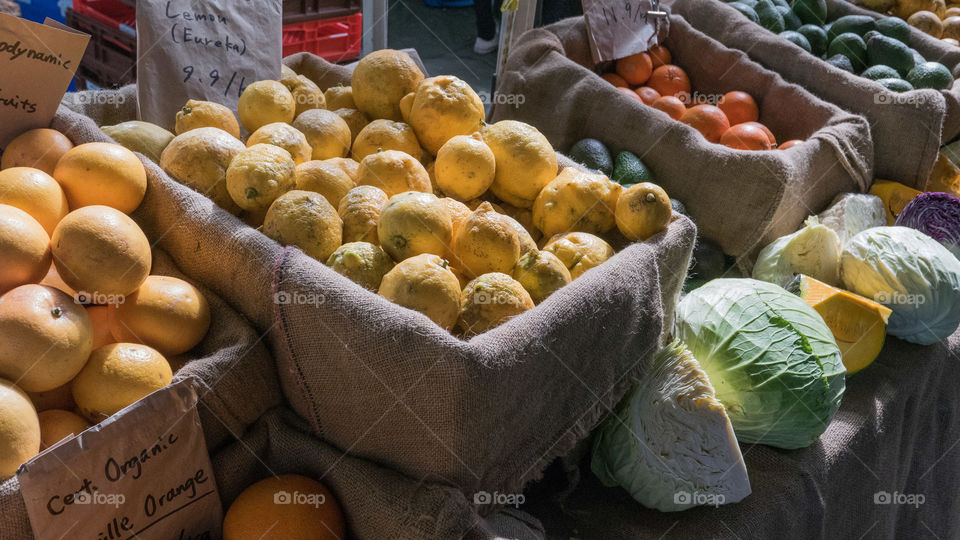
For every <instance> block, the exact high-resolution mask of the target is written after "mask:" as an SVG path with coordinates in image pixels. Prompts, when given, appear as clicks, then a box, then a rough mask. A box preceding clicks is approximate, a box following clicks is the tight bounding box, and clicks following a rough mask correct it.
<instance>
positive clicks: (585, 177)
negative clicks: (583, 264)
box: [533, 167, 623, 236]
mask: <svg viewBox="0 0 960 540" xmlns="http://www.w3.org/2000/svg"><path fill="white" fill-rule="evenodd" d="M621 191H623V187H622V186H621V185H620V184H617V183H616V182H611V181H610V179H608V178H607V177H606V176H604V175H602V174H593V173H588V172H582V171H579V170H577V169H575V168H573V167H567V168H566V169H564V170H563V172H561V173H560V174H559V175H557V177H556V178H555V179H554V180H553V181H552V182H550V183H549V184H547V186H546V187H545V188H543V191H541V192H540V195H538V196H537V199H536V201H535V202H534V203H533V223H534V225H536V226H537V228H538V229H540V231H541V232H543V234H544V236H553V235H555V234H561V233H565V232H571V231H580V232H588V233H592V234H598V233H605V232H607V231H609V230H611V229H613V227H614V226H615V225H616V221H615V219H614V209H615V208H616V207H617V199H619V198H620V192H621Z"/></svg>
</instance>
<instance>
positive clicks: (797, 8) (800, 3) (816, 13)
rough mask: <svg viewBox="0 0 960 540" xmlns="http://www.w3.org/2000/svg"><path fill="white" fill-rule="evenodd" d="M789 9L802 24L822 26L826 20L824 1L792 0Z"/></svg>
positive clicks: (825, 3) (825, 4)
mask: <svg viewBox="0 0 960 540" xmlns="http://www.w3.org/2000/svg"><path fill="white" fill-rule="evenodd" d="M790 7H791V8H792V9H793V12H794V13H796V14H797V17H799V18H800V20H801V21H803V24H815V25H817V26H823V23H824V21H826V20H827V2H826V0H793V3H792V4H791V5H790Z"/></svg>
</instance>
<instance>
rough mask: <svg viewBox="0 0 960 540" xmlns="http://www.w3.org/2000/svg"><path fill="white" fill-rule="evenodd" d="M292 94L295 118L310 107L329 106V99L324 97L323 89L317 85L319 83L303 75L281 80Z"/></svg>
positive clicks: (320, 107) (321, 107)
mask: <svg viewBox="0 0 960 540" xmlns="http://www.w3.org/2000/svg"><path fill="white" fill-rule="evenodd" d="M281 82H282V83H283V85H284V86H286V87H287V90H289V91H290V95H292V96H293V102H294V103H295V106H296V108H295V109H294V112H293V115H294V118H296V117H297V116H300V115H301V114H303V111H309V110H310V109H323V108H325V107H326V106H327V100H326V98H324V97H323V90H320V87H319V86H317V83H315V82H313V81H311V80H310V79H308V78H306V77H305V76H303V75H297V76H295V77H290V78H287V79H284V80H282V81H281Z"/></svg>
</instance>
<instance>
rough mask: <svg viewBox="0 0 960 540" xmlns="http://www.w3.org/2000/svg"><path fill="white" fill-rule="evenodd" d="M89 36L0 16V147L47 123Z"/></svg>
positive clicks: (55, 110)
mask: <svg viewBox="0 0 960 540" xmlns="http://www.w3.org/2000/svg"><path fill="white" fill-rule="evenodd" d="M89 42H90V36H88V35H86V34H81V33H78V32H65V31H63V30H60V29H59V28H54V27H52V26H45V25H42V24H37V23H35V22H30V21H27V20H24V19H20V18H17V17H13V16H11V15H4V14H0V118H3V121H2V122H0V148H3V147H6V145H7V143H9V142H10V141H11V140H12V139H13V138H14V137H16V136H17V135H20V134H21V133H23V132H24V131H27V130H30V129H34V128H42V127H48V126H49V125H50V121H51V120H53V116H54V115H55V114H56V113H57V107H58V106H59V105H60V100H61V99H62V98H63V94H64V93H65V92H66V91H67V87H68V86H70V80H71V79H73V75H74V73H76V71H77V66H79V65H80V60H81V59H82V58H83V53H84V51H86V50H87V44H88V43H89Z"/></svg>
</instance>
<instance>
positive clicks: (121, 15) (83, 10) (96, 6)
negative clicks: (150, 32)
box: [73, 0, 137, 36]
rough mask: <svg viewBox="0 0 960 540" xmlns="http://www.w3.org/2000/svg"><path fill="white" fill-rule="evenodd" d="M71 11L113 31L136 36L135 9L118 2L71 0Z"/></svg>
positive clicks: (112, 0)
mask: <svg viewBox="0 0 960 540" xmlns="http://www.w3.org/2000/svg"><path fill="white" fill-rule="evenodd" d="M73 10H74V11H76V12H77V13H80V14H81V15H86V16H87V17H90V18H92V19H96V20H98V21H100V22H102V23H103V24H106V25H108V26H110V27H111V28H113V29H115V30H119V31H121V32H124V33H126V34H129V35H131V36H135V35H137V9H136V8H134V7H131V6H130V5H129V4H125V3H124V2H121V1H120V0H73Z"/></svg>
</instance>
